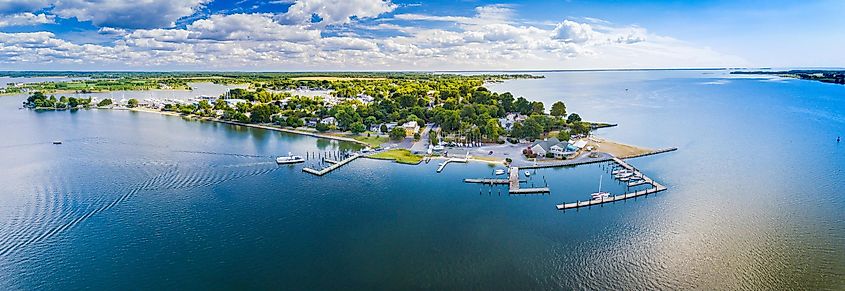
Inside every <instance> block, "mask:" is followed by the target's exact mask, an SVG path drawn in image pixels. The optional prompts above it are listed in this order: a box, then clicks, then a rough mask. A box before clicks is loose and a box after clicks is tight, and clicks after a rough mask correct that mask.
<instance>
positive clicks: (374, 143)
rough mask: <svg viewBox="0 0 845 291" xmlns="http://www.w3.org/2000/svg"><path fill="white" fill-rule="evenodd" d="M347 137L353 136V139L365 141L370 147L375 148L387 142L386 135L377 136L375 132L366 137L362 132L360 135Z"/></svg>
mask: <svg viewBox="0 0 845 291" xmlns="http://www.w3.org/2000/svg"><path fill="white" fill-rule="evenodd" d="M349 137H351V138H354V139H355V140H357V141H360V142H365V143H367V144H368V145H370V147H371V148H376V147H378V146H380V145H381V144H383V143H386V142H387V137H384V136H378V135H375V134H373V135H370V136H369V137H367V134H366V133H363V134H361V135H350V136H349Z"/></svg>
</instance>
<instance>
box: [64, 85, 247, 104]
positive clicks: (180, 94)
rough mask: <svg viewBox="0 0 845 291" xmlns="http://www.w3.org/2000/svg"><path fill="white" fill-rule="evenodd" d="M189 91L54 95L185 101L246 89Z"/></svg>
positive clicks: (223, 87)
mask: <svg viewBox="0 0 845 291" xmlns="http://www.w3.org/2000/svg"><path fill="white" fill-rule="evenodd" d="M188 86H190V87H191V90H148V91H111V92H97V93H66V94H56V95H57V96H58V95H64V96H68V97H82V98H89V97H94V98H97V99H99V100H102V99H105V98H109V99H114V100H121V99H130V98H136V99H139V100H144V99H160V100H162V99H178V100H187V99H189V98H196V97H199V96H220V95H222V94H225V93H226V92H228V91H229V90H230V89H234V88H246V87H247V86H246V85H243V84H235V85H224V84H214V83H188Z"/></svg>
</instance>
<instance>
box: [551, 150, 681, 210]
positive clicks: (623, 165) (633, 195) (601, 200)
mask: <svg viewBox="0 0 845 291" xmlns="http://www.w3.org/2000/svg"><path fill="white" fill-rule="evenodd" d="M613 161H614V162H615V163H616V164H618V165H619V167H621V168H623V169H626V170H629V171H632V172H633V173H634V175H639V176H640V177H642V180H640V181H636V182H630V183H627V185H628V186H629V187H633V186H639V185H645V184H651V185H652V186H653V187H652V188H648V189H645V190H639V191H634V192H630V193H625V194H620V195H615V196H609V197H606V198H599V199H592V200H585V201H576V202H572V203H563V204H558V205H557V209H558V210H566V209H574V208H580V207H588V206H593V205H600V204H604V203H609V202H616V201H621V200H625V199H630V198H636V197H639V196H646V195H648V194H654V193H657V192H661V191H665V190H666V187H665V186H663V185H661V184H660V183H657V182H655V181H654V180H652V179H651V178H649V177H646V176H645V175H644V174H643V173H642V172H640V171H639V170H637V169H636V168H634V167H633V166H631V165H629V164H628V163H626V162H625V161H623V160H622V159H619V158H616V157H614V158H613Z"/></svg>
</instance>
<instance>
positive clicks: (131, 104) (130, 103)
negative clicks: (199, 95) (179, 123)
mask: <svg viewBox="0 0 845 291" xmlns="http://www.w3.org/2000/svg"><path fill="white" fill-rule="evenodd" d="M203 101H205V100H203ZM126 107H129V108H135V107H138V99H135V98H132V99H129V101H128V102H126Z"/></svg>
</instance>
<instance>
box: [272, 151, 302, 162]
mask: <svg viewBox="0 0 845 291" xmlns="http://www.w3.org/2000/svg"><path fill="white" fill-rule="evenodd" d="M302 162H305V159H303V158H302V157H301V156H294V155H291V154H290V153H288V155H287V156H286V157H276V163H277V164H296V163H302Z"/></svg>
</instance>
